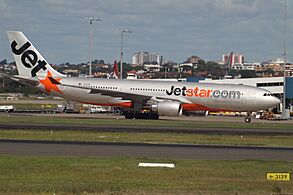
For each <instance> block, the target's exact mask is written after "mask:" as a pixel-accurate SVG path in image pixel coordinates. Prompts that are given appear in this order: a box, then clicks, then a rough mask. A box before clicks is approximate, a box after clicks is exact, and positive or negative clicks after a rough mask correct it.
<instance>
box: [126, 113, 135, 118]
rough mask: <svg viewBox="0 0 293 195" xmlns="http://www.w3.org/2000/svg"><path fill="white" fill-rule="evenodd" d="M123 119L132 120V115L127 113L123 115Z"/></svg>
mask: <svg viewBox="0 0 293 195" xmlns="http://www.w3.org/2000/svg"><path fill="white" fill-rule="evenodd" d="M124 116H125V119H133V118H134V114H133V113H131V112H127V113H125V115H124Z"/></svg>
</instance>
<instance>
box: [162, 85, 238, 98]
mask: <svg viewBox="0 0 293 195" xmlns="http://www.w3.org/2000/svg"><path fill="white" fill-rule="evenodd" d="M166 94H167V95H173V94H174V95H175V96H180V95H182V96H187V97H193V96H194V97H201V98H232V99H239V98H240V96H241V95H242V94H241V92H240V91H228V90H211V89H200V88H199V87H195V88H194V89H187V87H185V86H184V87H182V88H178V87H175V86H171V89H170V90H169V91H168V90H166Z"/></svg>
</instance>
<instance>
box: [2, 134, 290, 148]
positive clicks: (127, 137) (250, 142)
mask: <svg viewBox="0 0 293 195" xmlns="http://www.w3.org/2000/svg"><path fill="white" fill-rule="evenodd" d="M0 139H14V140H21V139H25V140H54V141H82V142H87V141H88V142H128V143H180V144H204V145H233V146H272V147H293V136H262V135H244V136H242V135H205V134H184V133H133V132H132V133H127V132H100V131H98V132H96V131H76V130H74V131H70V130H66V131H62V130H58V131H53V130H52V131H49V130H1V131H0Z"/></svg>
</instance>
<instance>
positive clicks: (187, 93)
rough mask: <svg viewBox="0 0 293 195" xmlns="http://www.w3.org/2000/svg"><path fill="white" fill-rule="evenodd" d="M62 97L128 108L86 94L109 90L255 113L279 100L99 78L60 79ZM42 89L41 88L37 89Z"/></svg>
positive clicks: (187, 106)
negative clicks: (93, 90)
mask: <svg viewBox="0 0 293 195" xmlns="http://www.w3.org/2000/svg"><path fill="white" fill-rule="evenodd" d="M60 83H62V84H64V85H71V86H77V87H84V88H87V89H84V88H77V87H70V86H60V87H59V89H60V91H61V92H62V93H59V92H55V91H52V92H54V94H55V95H59V96H62V97H64V98H66V99H70V100H74V101H78V102H84V103H89V104H97V105H113V106H114V105H117V106H125V107H128V106H130V101H129V100H123V99H122V98H121V97H112V96H107V95H101V94H99V93H90V91H91V89H101V90H109V91H114V92H123V93H129V94H137V95H144V96H150V97H155V98H156V99H157V100H170V101H178V102H180V103H181V104H182V105H183V110H219V111H258V110H264V109H268V108H271V107H274V106H276V105H277V104H279V103H280V100H279V99H278V98H276V97H274V96H271V95H267V94H270V92H269V91H267V90H263V89H259V88H255V87H250V86H243V85H231V84H228V85H226V84H225V85H224V84H201V83H189V82H164V81H147V80H116V79H99V78H79V77H77V78H76V77H67V78H62V79H61V80H60ZM40 86H41V87H42V85H40Z"/></svg>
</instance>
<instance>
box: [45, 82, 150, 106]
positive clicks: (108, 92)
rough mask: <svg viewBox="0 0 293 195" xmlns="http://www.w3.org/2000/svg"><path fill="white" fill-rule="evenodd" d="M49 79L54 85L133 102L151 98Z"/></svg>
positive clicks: (141, 101)
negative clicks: (86, 90)
mask: <svg viewBox="0 0 293 195" xmlns="http://www.w3.org/2000/svg"><path fill="white" fill-rule="evenodd" d="M49 79H50V81H51V82H52V83H53V84H56V85H61V86H65V87H73V88H79V89H89V90H90V91H89V93H91V94H100V95H106V96H111V97H119V98H122V100H131V101H135V102H140V103H145V102H147V101H148V100H149V99H151V98H152V96H147V95H139V94H132V93H126V92H121V91H115V90H105V89H93V88H90V87H86V86H76V85H68V84H63V83H60V82H59V81H57V80H55V79H54V78H52V77H49Z"/></svg>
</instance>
